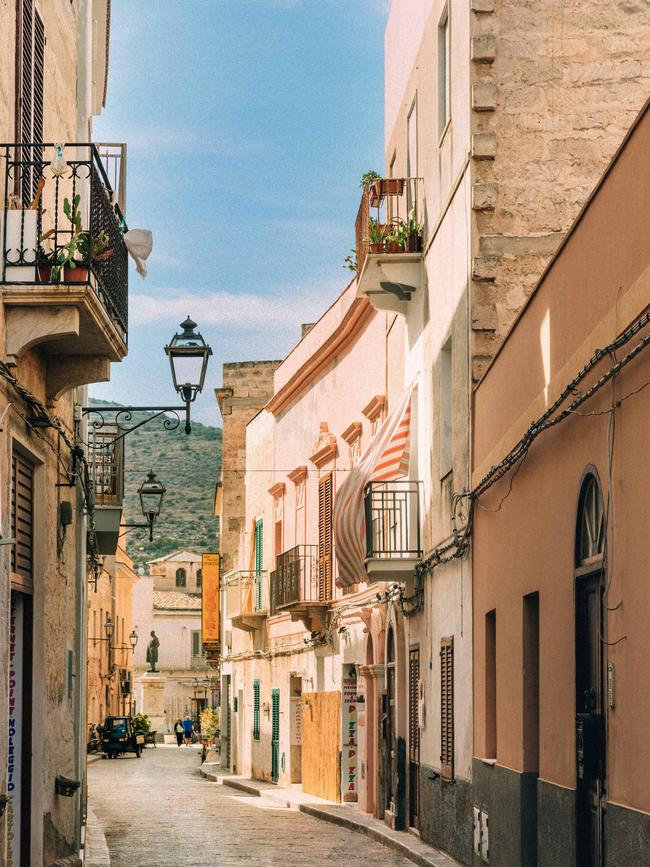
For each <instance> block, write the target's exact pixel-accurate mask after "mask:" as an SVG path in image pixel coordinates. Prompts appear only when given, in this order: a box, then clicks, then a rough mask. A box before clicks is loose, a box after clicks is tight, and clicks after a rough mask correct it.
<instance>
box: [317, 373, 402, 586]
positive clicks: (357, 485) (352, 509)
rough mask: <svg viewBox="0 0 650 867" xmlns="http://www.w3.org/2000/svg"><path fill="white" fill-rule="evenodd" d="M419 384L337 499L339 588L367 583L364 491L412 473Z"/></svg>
mask: <svg viewBox="0 0 650 867" xmlns="http://www.w3.org/2000/svg"><path fill="white" fill-rule="evenodd" d="M414 387H415V383H412V384H411V385H410V386H409V388H408V389H407V390H406V393H405V394H404V396H403V397H402V399H401V401H400V402H399V404H398V405H397V406H396V407H395V409H394V410H393V412H392V413H391V415H389V416H388V418H387V419H386V420H385V421H384V423H383V424H382V426H381V427H380V428H379V430H378V431H377V433H376V434H375V438H374V439H373V441H372V442H371V443H370V445H369V446H368V448H367V450H366V452H365V453H364V455H363V456H362V457H361V458H360V459H359V461H358V462H357V463H356V464H355V465H354V467H353V468H352V469H351V470H350V475H349V476H348V477H347V478H346V480H345V481H344V482H343V484H342V485H341V487H340V488H339V489H338V491H337V493H336V497H335V500H334V550H335V552H336V561H337V563H338V567H339V569H338V577H337V579H336V583H337V585H338V586H339V587H349V586H350V585H352V584H361V583H362V582H364V581H366V580H367V578H368V576H367V575H366V568H365V558H366V516H365V506H364V492H365V487H366V485H367V484H368V482H386V481H390V480H393V479H399V478H401V477H402V476H405V475H406V474H407V473H408V469H409V457H410V453H409V443H410V436H411V397H412V395H413V389H414Z"/></svg>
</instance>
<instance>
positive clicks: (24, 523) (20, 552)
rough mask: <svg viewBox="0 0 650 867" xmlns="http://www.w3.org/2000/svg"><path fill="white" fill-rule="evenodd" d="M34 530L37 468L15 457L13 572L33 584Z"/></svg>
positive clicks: (13, 478) (13, 472)
mask: <svg viewBox="0 0 650 867" xmlns="http://www.w3.org/2000/svg"><path fill="white" fill-rule="evenodd" d="M33 530H34V465H33V464H32V463H30V462H29V461H28V460H26V459H25V458H23V457H22V455H18V454H14V455H13V456H12V460H11V536H12V538H13V539H15V540H16V544H15V545H11V546H10V549H11V571H12V572H13V573H15V574H16V575H17V576H19V578H20V579H21V580H22V582H23V583H27V584H28V585H30V586H31V584H32V566H33V562H32V545H33Z"/></svg>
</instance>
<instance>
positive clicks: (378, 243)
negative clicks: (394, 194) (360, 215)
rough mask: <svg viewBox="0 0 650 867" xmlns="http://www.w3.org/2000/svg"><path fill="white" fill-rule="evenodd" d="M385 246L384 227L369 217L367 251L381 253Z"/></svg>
mask: <svg viewBox="0 0 650 867" xmlns="http://www.w3.org/2000/svg"><path fill="white" fill-rule="evenodd" d="M385 246H386V226H384V225H383V224H382V223H380V222H379V221H378V220H375V219H374V218H373V217H371V218H370V219H369V220H368V251H369V252H370V253H383V252H384V249H385Z"/></svg>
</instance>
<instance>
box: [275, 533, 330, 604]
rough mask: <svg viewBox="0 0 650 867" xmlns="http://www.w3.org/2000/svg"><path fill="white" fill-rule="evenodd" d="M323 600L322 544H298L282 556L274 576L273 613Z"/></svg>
mask: <svg viewBox="0 0 650 867" xmlns="http://www.w3.org/2000/svg"><path fill="white" fill-rule="evenodd" d="M319 601H321V600H320V599H319V594H318V545H296V547H295V548H291V549H290V550H289V551H285V552H284V553H283V554H280V556H279V557H278V558H277V569H276V570H275V572H272V573H271V613H272V614H277V613H278V612H280V611H281V610H282V609H283V608H288V607H290V606H292V605H300V604H301V603H310V602H315V603H316V602H319Z"/></svg>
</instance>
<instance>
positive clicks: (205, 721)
mask: <svg viewBox="0 0 650 867" xmlns="http://www.w3.org/2000/svg"><path fill="white" fill-rule="evenodd" d="M201 735H202V737H203V743H206V741H207V740H208V739H209V740H212V739H213V738H216V737H218V736H219V711H218V710H214V709H213V708H210V707H204V708H203V710H202V711H201Z"/></svg>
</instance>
